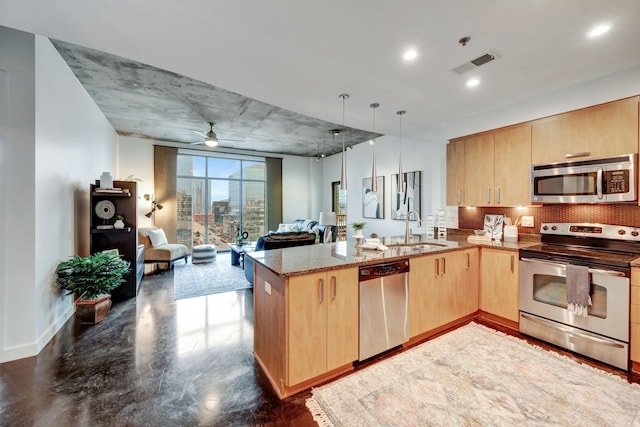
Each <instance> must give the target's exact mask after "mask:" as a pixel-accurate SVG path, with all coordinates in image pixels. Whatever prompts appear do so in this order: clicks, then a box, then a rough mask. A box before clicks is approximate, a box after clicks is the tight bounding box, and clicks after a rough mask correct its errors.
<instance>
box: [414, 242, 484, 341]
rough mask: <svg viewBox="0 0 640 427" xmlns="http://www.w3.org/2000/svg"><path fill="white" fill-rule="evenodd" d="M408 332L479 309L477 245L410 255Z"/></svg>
mask: <svg viewBox="0 0 640 427" xmlns="http://www.w3.org/2000/svg"><path fill="white" fill-rule="evenodd" d="M409 262H410V270H409V336H411V337H415V336H417V335H420V334H422V333H425V332H427V331H430V330H432V329H435V328H437V327H439V326H442V325H445V324H447V323H449V322H453V321H455V320H457V319H460V318H462V317H464V316H466V315H469V314H473V313H475V312H476V311H477V310H478V249H477V248H470V249H465V250H459V251H452V252H445V253H441V254H435V255H427V256H424V257H418V258H411V259H410V260H409Z"/></svg>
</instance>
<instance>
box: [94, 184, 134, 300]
mask: <svg viewBox="0 0 640 427" xmlns="http://www.w3.org/2000/svg"><path fill="white" fill-rule="evenodd" d="M113 186H114V187H116V188H122V189H127V190H129V191H128V192H127V193H109V192H100V191H95V190H96V188H100V181H99V180H96V182H95V184H91V185H90V189H89V193H90V195H91V203H90V209H91V212H90V215H91V223H90V240H91V241H90V246H91V247H90V250H91V253H96V252H101V251H105V250H110V249H117V250H118V253H119V254H120V255H122V258H123V259H125V260H127V261H129V262H130V263H131V266H130V268H131V270H130V271H129V273H128V274H127V275H126V276H125V277H124V279H125V281H124V283H122V284H121V285H120V286H119V287H117V288H116V289H114V290H113V292H112V298H113V299H114V300H123V299H126V298H134V297H136V296H137V294H138V288H139V286H140V282H141V280H142V275H143V273H144V269H140V268H139V264H141V263H143V262H144V253H141V252H140V249H139V248H138V223H137V218H138V215H137V200H138V199H137V195H136V193H137V183H136V182H135V181H114V182H113ZM103 200H108V201H110V202H111V203H112V204H113V206H114V207H115V212H114V213H113V216H112V217H111V218H109V219H103V218H100V217H99V216H98V215H97V213H96V205H97V204H98V203H100V202H101V201H103ZM118 215H122V216H123V217H124V223H125V227H124V228H104V229H99V228H97V227H98V226H99V225H113V223H114V222H115V220H116V216H118Z"/></svg>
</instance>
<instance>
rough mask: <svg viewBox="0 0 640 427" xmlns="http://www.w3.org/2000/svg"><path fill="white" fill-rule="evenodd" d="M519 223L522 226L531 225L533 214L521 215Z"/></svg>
mask: <svg viewBox="0 0 640 427" xmlns="http://www.w3.org/2000/svg"><path fill="white" fill-rule="evenodd" d="M520 225H521V226H523V227H533V215H523V216H522V221H521V222H520Z"/></svg>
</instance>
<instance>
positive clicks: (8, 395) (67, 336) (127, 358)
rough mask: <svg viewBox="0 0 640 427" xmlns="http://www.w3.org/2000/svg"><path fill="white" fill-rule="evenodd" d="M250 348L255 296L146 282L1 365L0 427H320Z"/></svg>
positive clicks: (169, 281)
mask: <svg viewBox="0 0 640 427" xmlns="http://www.w3.org/2000/svg"><path fill="white" fill-rule="evenodd" d="M479 323H483V324H485V325H487V326H491V327H494V328H496V329H499V330H503V331H504V332H506V333H509V334H511V335H515V336H520V335H519V334H518V333H517V332H513V331H510V330H507V329H505V328H501V327H499V326H498V325H493V324H491V323H487V322H485V321H479ZM520 337H521V336H520ZM529 341H531V342H533V343H535V344H536V345H539V346H541V347H543V348H547V349H550V350H553V351H557V352H559V353H562V354H565V355H568V356H569V357H572V358H575V359H577V360H580V361H581V362H587V363H590V364H592V365H594V366H597V367H599V368H601V369H604V370H606V371H608V372H610V373H612V374H614V375H618V376H621V377H623V378H627V379H628V380H630V381H632V382H638V378H637V377H635V376H633V375H631V374H627V373H624V372H622V371H619V370H616V369H614V368H610V367H606V366H604V365H602V364H599V363H597V362H591V361H587V360H585V359H584V358H581V357H579V356H575V355H572V354H570V353H568V352H564V351H562V350H558V349H556V348H554V347H552V346H549V345H546V344H544V343H540V342H538V341H536V340H531V339H529ZM252 347H253V294H252V292H251V290H243V291H235V292H228V293H224V294H216V295H210V296H205V297H197V298H191V299H183V300H177V301H174V299H173V271H169V272H164V273H160V274H156V275H151V276H146V277H145V278H144V280H143V281H142V287H141V292H140V295H139V296H138V298H137V300H134V299H132V300H127V301H124V302H120V303H117V304H114V306H113V307H112V309H111V312H110V313H109V316H108V317H107V319H106V320H104V321H103V322H101V323H99V324H98V325H95V326H82V325H79V324H78V323H77V322H75V320H74V319H70V320H69V322H67V324H66V325H65V327H64V328H63V329H62V330H61V331H60V332H59V333H58V334H57V335H56V337H55V338H54V339H53V340H52V341H51V342H50V343H49V344H48V345H47V347H46V348H45V349H44V350H43V351H42V352H40V354H39V355H38V356H37V357H31V358H28V359H22V360H18V361H14V362H9V363H4V364H0V426H21V427H22V426H65V427H71V426H92V427H93V426H199V425H202V426H312V425H315V423H314V422H313V420H312V417H311V415H310V413H309V412H308V410H307V408H306V406H305V400H306V399H307V398H308V397H309V396H310V392H308V391H307V392H303V393H301V394H298V395H296V396H293V397H291V398H289V399H287V400H284V401H280V400H279V399H278V398H277V397H276V396H275V395H274V393H273V392H272V390H271V388H270V385H269V383H268V382H267V379H266V377H265V376H264V375H263V374H262V372H261V371H260V369H259V368H258V366H257V364H256V363H255V360H254V357H253V354H252ZM385 357H388V355H382V356H380V357H379V358H376V359H382V358H385ZM363 366H366V364H365V365H361V366H359V367H358V368H357V369H359V368H361V367H363Z"/></svg>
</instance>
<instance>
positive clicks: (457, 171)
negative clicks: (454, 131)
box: [447, 139, 465, 206]
mask: <svg viewBox="0 0 640 427" xmlns="http://www.w3.org/2000/svg"><path fill="white" fill-rule="evenodd" d="M464 145H465V143H464V140H463V139H460V140H457V141H452V142H450V143H449V144H447V205H449V206H464V205H465V200H464V196H465V191H464V175H465V173H464V169H465V164H464Z"/></svg>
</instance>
